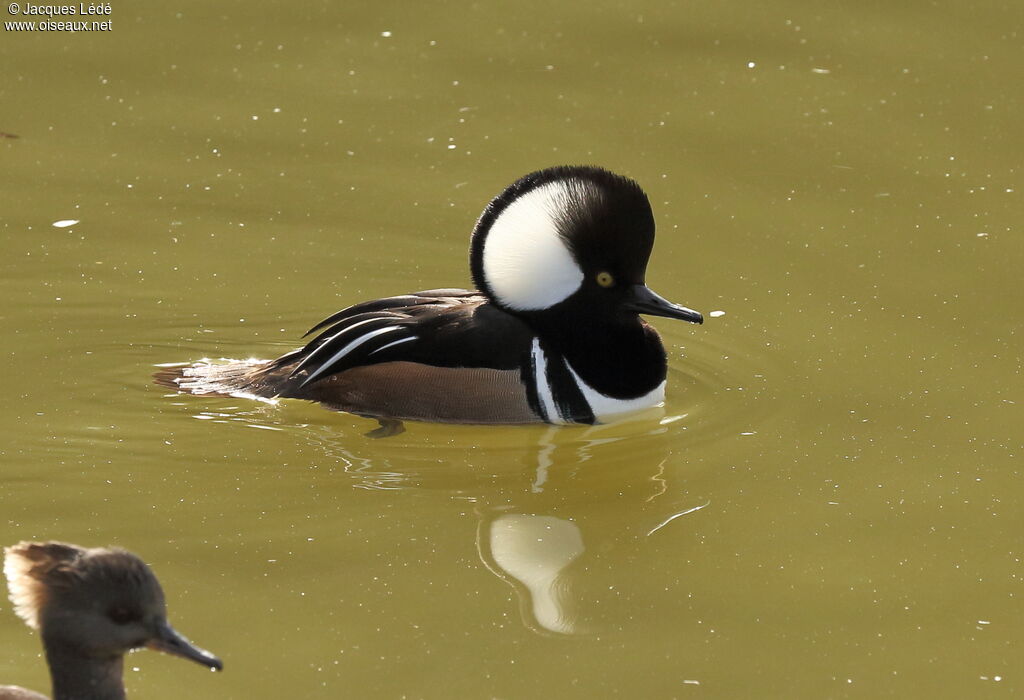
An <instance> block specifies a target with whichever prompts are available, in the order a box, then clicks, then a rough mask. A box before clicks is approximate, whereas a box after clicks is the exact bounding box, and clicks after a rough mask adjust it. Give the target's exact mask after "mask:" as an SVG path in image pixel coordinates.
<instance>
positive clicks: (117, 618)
mask: <svg viewBox="0 0 1024 700" xmlns="http://www.w3.org/2000/svg"><path fill="white" fill-rule="evenodd" d="M5 551H6V557H5V558H4V573H5V574H6V576H7V585H8V587H9V589H10V598H11V602H12V603H14V609H15V612H16V613H17V614H18V616H19V617H21V619H22V620H24V621H25V623H26V624H27V625H28V626H29V627H32V628H33V629H37V630H39V632H40V634H41V636H42V638H43V647H44V648H45V650H46V661H47V663H48V664H49V667H50V678H51V680H52V682H53V696H54V698H55V700H71V699H73V698H89V699H91V700H119V699H122V698H124V697H125V689H124V682H123V679H122V672H123V661H124V659H123V657H124V654H126V653H127V652H129V651H131V650H132V649H138V648H141V647H147V648H149V649H157V650H159V651H163V652H166V653H168V654H174V655H176V656H181V657H184V658H186V659H191V660H192V661H196V662H198V663H201V664H203V665H204V666H208V667H209V668H212V669H215V670H218V671H219V670H220V669H221V668H222V664H221V662H220V659H218V658H217V657H215V656H213V655H212V654H210V653H209V652H208V651H204V650H203V649H200V648H198V647H196V646H195V645H193V644H192V643H191V642H189V641H188V640H187V639H185V637H183V636H181V635H180V634H179V633H178V632H176V631H175V630H174V628H173V627H171V626H170V624H168V622H167V611H166V607H165V604H164V593H163V590H162V589H161V588H160V582H159V581H157V579H156V576H154V575H153V572H152V571H151V570H150V568H149V567H148V566H147V565H146V563H145V562H144V561H142V560H141V559H139V558H138V557H137V556H135V555H134V554H132V553H131V552H126V551H124V550H122V549H84V548H82V547H78V546H76V545H73V544H64V543H61V542H46V543H35V542H21V543H20V544H17V545H14V546H13V547H8V548H7V549H6V550H5ZM40 698H45V696H44V695H40V694H39V693H35V692H32V691H29V690H25V689H24V688H20V687H17V686H0V700H39V699H40Z"/></svg>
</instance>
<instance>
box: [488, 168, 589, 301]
mask: <svg viewBox="0 0 1024 700" xmlns="http://www.w3.org/2000/svg"><path fill="white" fill-rule="evenodd" d="M595 189H596V188H595V187H594V186H593V185H591V184H590V183H587V182H576V181H566V180H561V181H557V182H549V183H547V184H546V185H541V186H540V187H537V188H536V189H533V190H530V191H529V192H527V193H526V194H524V195H523V196H522V197H520V198H519V199H517V200H515V201H514V202H512V203H511V204H509V205H508V206H507V207H505V209H504V210H503V211H502V212H501V213H500V214H499V215H498V218H497V219H496V220H495V221H494V223H493V224H492V225H491V229H490V231H488V233H487V239H486V241H485V242H484V252H483V273H484V277H485V278H486V279H487V284H488V285H490V288H491V290H492V291H493V292H494V295H495V297H497V299H498V301H500V302H501V303H502V304H504V305H505V306H508V307H509V308H512V309H515V310H517V311H536V310H539V309H546V308H548V307H551V306H554V305H555V304H557V303H558V302H560V301H563V300H565V299H566V298H567V297H569V296H571V295H572V294H573V292H575V291H576V290H577V289H579V287H580V283H581V282H583V271H582V270H581V269H580V267H579V265H577V264H576V261H575V260H573V257H572V253H571V252H570V251H569V248H568V247H566V245H565V241H563V240H562V237H561V236H559V235H558V221H559V219H560V218H561V217H563V216H564V212H565V210H566V209H567V207H568V205H569V203H570V202H571V201H573V200H578V199H580V198H585V197H587V196H588V195H589V194H590V193H591V192H592V191H593V190H595Z"/></svg>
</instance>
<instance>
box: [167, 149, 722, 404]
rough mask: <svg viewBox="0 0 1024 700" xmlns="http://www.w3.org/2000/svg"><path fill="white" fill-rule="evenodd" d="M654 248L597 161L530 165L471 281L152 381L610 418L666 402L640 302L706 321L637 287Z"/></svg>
mask: <svg viewBox="0 0 1024 700" xmlns="http://www.w3.org/2000/svg"><path fill="white" fill-rule="evenodd" d="M653 246H654V215H653V214H652V213H651V205H650V202H648V200H647V195H646V194H644V191H643V190H642V189H640V186H639V185H637V184H636V183H635V182H634V181H632V180H630V179H628V178H625V177H622V176H620V175H615V174H614V173H611V172H608V171H607V170H603V169H601V168H595V167H581V166H561V167H555V168H549V169H547V170H540V171H537V172H534V173H531V174H529V175H526V176H525V177H523V178H520V179H519V180H517V181H516V182H514V183H512V184H511V185H509V187H508V188H506V189H505V191H504V192H502V193H501V194H500V195H498V196H497V197H495V198H494V200H492V201H491V203H490V204H488V205H487V208H486V209H484V212H483V214H482V215H481V216H480V219H479V220H478V221H477V223H476V227H475V228H474V230H473V235H472V240H471V243H470V269H471V272H472V275H473V281H474V283H475V284H476V286H477V288H478V289H479V291H467V290H464V289H435V290H430V291H425V292H416V293H414V294H406V295H403V296H397V297H388V298H386V299H376V300H373V301H367V302H363V303H361V304H356V305H355V306H350V307H348V308H346V309H343V310H341V311H339V312H338V313H336V314H334V315H333V316H330V317H329V318H327V319H325V320H323V321H321V322H320V323H318V324H317V325H316V326H315V327H314V328H312V329H311V330H310V331H309V332H308V333H307V335H309V334H310V333H317V335H316V336H315V337H314V338H313V339H312V340H311V341H309V343H308V344H307V345H306V346H305V347H303V348H301V349H299V350H295V351H293V352H290V353H288V354H286V355H283V356H282V357H279V358H278V359H276V360H273V361H260V360H250V361H246V362H233V363H231V364H226V365H224V364H221V365H213V364H209V363H199V364H196V365H193V366H191V367H185V368H174V369H167V370H163V371H161V372H159V373H157V375H156V377H157V381H158V383H160V384H162V385H164V386H169V387H172V388H175V389H178V390H181V391H188V392H191V393H193V394H219V395H229V396H246V395H247V396H251V397H260V398H277V397H283V398H299V399H308V400H311V401H318V402H320V403H322V404H324V405H325V406H327V407H329V408H333V409H336V410H342V411H348V412H350V413H354V414H358V415H362V416H368V417H376V418H380V419H383V420H388V419H409V420H420V421H433V422H447V423H492V424H493V423H537V422H548V423H602V422H607V421H609V420H613V419H615V418H616V417H619V416H621V415H624V414H627V413H632V412H635V411H639V410H642V409H645V408H649V407H651V406H655V405H658V404H660V403H661V402H662V401H664V398H665V374H666V367H667V363H666V356H665V349H664V347H663V346H662V344H661V339H660V338H659V336H658V333H657V331H655V330H654V328H652V327H651V326H649V325H648V324H647V323H646V322H644V321H643V320H642V319H641V318H640V314H642V313H643V314H650V315H654V316H665V317H668V318H676V319H681V320H683V321H690V322H692V323H702V322H703V320H704V319H703V317H702V316H701V315H700V314H699V313H698V312H696V311H693V310H691V309H687V308H685V307H682V306H679V305H677V304H673V303H671V302H669V301H667V300H665V299H663V298H662V297H660V296H658V295H657V294H655V293H654V292H653V291H651V290H650V289H648V288H647V286H646V285H645V284H644V273H645V271H646V268H647V260H648V258H649V257H650V255H651V249H652V247H653ZM382 422H383V421H382Z"/></svg>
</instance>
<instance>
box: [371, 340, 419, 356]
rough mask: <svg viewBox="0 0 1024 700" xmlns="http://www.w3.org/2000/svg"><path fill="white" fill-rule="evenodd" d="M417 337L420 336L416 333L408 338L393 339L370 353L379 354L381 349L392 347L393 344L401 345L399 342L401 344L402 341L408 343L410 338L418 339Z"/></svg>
mask: <svg viewBox="0 0 1024 700" xmlns="http://www.w3.org/2000/svg"><path fill="white" fill-rule="evenodd" d="M417 337H418V336H415V335H410V336H409V337H408V338H399V339H398V340H392V341H391V342H390V343H388V344H387V345H381V346H380V347H379V348H377V349H376V350H374V351H373V352H371V353H370V355H376V354H377V353H378V352H380V351H381V350H387V349H388V348H390V347H391V346H392V345H399V344H401V343H408V342H409V341H410V340H416V338H417Z"/></svg>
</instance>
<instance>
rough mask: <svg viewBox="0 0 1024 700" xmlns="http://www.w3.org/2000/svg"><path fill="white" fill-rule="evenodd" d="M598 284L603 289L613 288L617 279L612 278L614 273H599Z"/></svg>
mask: <svg viewBox="0 0 1024 700" xmlns="http://www.w3.org/2000/svg"><path fill="white" fill-rule="evenodd" d="M597 283H598V284H599V285H601V286H602V287H611V286H612V285H614V284H615V278H614V277H612V273H610V272H598V273H597Z"/></svg>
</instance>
